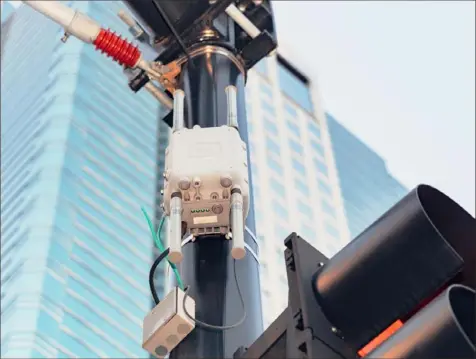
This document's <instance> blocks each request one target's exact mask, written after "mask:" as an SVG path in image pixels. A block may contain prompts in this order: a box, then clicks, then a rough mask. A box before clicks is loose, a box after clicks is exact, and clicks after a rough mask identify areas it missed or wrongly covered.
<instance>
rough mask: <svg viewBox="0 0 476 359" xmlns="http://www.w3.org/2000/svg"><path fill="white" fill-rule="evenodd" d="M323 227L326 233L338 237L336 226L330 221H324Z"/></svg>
mask: <svg viewBox="0 0 476 359" xmlns="http://www.w3.org/2000/svg"><path fill="white" fill-rule="evenodd" d="M325 227H326V232H327V233H329V234H330V235H331V236H332V237H334V238H336V239H339V231H338V230H337V228H336V227H334V226H333V225H331V224H330V223H326V225H325Z"/></svg>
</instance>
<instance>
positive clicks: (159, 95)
mask: <svg viewBox="0 0 476 359" xmlns="http://www.w3.org/2000/svg"><path fill="white" fill-rule="evenodd" d="M144 87H145V89H146V90H147V91H149V93H150V94H151V95H152V96H154V97H155V98H156V99H157V100H159V102H160V103H161V104H162V105H164V106H165V107H166V108H167V109H169V110H171V109H172V108H173V106H174V105H173V102H172V100H171V99H170V97H168V96H167V95H166V94H165V93H164V92H163V91H162V90H161V89H159V88H158V87H157V86H155V85H154V84H153V83H152V82H150V81H149V82H147V83H146V84H145V85H144Z"/></svg>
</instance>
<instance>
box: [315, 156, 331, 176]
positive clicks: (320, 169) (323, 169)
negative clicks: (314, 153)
mask: <svg viewBox="0 0 476 359" xmlns="http://www.w3.org/2000/svg"><path fill="white" fill-rule="evenodd" d="M313 161H314V166H315V167H316V170H317V172H318V173H321V174H323V175H324V176H326V177H328V176H329V171H328V169H327V166H326V164H325V163H324V162H322V161H319V160H318V159H317V158H314V160H313Z"/></svg>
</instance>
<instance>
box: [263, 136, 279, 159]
mask: <svg viewBox="0 0 476 359" xmlns="http://www.w3.org/2000/svg"><path fill="white" fill-rule="evenodd" d="M266 149H267V150H268V151H269V152H271V153H275V154H277V155H280V154H281V149H280V148H279V145H278V144H277V143H276V142H274V141H273V140H272V139H271V138H269V137H266Z"/></svg>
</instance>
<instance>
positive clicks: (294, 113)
mask: <svg viewBox="0 0 476 359" xmlns="http://www.w3.org/2000/svg"><path fill="white" fill-rule="evenodd" d="M284 112H285V113H286V115H289V116H290V117H291V118H296V117H297V115H298V114H297V111H296V109H295V108H294V106H293V105H291V104H289V103H285V104H284Z"/></svg>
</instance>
